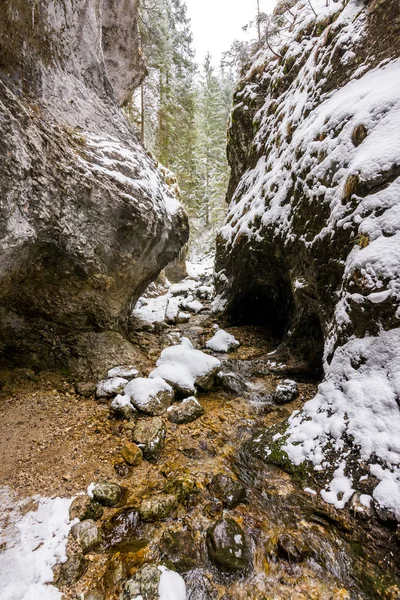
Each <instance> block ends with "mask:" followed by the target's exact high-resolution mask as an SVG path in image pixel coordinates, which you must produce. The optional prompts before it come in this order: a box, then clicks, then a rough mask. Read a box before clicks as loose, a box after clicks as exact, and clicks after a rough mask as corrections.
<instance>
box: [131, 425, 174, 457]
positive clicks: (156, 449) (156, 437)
mask: <svg viewBox="0 0 400 600" xmlns="http://www.w3.org/2000/svg"><path fill="white" fill-rule="evenodd" d="M165 434H166V429H165V425H164V423H163V421H162V419H160V417H154V418H153V419H145V420H140V421H138V422H137V423H136V426H135V429H134V430H133V434H132V439H133V441H134V442H135V443H136V444H138V445H139V446H140V448H141V450H142V452H143V456H144V458H145V459H146V460H148V461H149V462H156V460H157V459H158V458H159V456H160V454H161V451H162V449H163V447H164V440H165Z"/></svg>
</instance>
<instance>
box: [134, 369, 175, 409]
mask: <svg viewBox="0 0 400 600" xmlns="http://www.w3.org/2000/svg"><path fill="white" fill-rule="evenodd" d="M124 393H125V395H126V396H127V397H128V398H129V399H130V401H131V402H132V404H133V406H135V407H136V408H137V409H138V410H139V411H140V412H143V413H146V414H147V415H152V416H154V415H162V414H163V413H164V412H165V411H166V410H167V408H168V406H170V404H171V403H172V401H173V399H174V390H173V389H172V387H171V386H170V385H169V384H168V383H167V382H166V381H165V380H164V379H161V377H153V378H152V379H146V378H144V377H138V378H136V379H134V380H133V381H131V382H129V383H128V385H127V386H126V387H125V389H124Z"/></svg>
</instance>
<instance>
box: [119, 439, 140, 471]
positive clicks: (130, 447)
mask: <svg viewBox="0 0 400 600" xmlns="http://www.w3.org/2000/svg"><path fill="white" fill-rule="evenodd" d="M121 456H122V458H123V459H124V461H125V462H126V463H127V464H128V465H130V466H131V467H137V466H138V465H140V463H141V462H142V459H143V452H142V451H141V449H140V448H139V446H137V445H136V444H134V443H133V442H127V443H126V444H125V445H124V446H123V448H122V450H121Z"/></svg>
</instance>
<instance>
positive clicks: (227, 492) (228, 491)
mask: <svg viewBox="0 0 400 600" xmlns="http://www.w3.org/2000/svg"><path fill="white" fill-rule="evenodd" d="M209 489H210V493H211V494H212V496H214V497H215V498H218V500H221V502H222V503H223V505H224V506H225V507H226V508H234V507H235V506H237V505H238V504H243V502H245V501H246V490H245V488H244V487H243V486H242V484H241V483H239V482H237V481H234V480H233V479H232V477H229V475H225V474H224V473H218V475H215V476H214V477H213V478H212V480H211V483H210V486H209Z"/></svg>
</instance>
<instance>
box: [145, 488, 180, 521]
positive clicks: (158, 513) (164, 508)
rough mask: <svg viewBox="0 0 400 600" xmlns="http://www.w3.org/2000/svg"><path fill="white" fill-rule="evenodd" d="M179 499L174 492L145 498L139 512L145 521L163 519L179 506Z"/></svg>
mask: <svg viewBox="0 0 400 600" xmlns="http://www.w3.org/2000/svg"><path fill="white" fill-rule="evenodd" d="M177 505H178V500H177V499H176V496H173V495H172V494H160V495H159V496H154V497H153V498H149V499H148V500H143V502H142V503H141V505H140V509H139V513H140V517H141V519H142V520H143V521H150V522H153V521H161V520H162V519H166V518H167V517H169V515H170V514H171V513H172V511H173V510H174V509H175V508H176V507H177Z"/></svg>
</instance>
